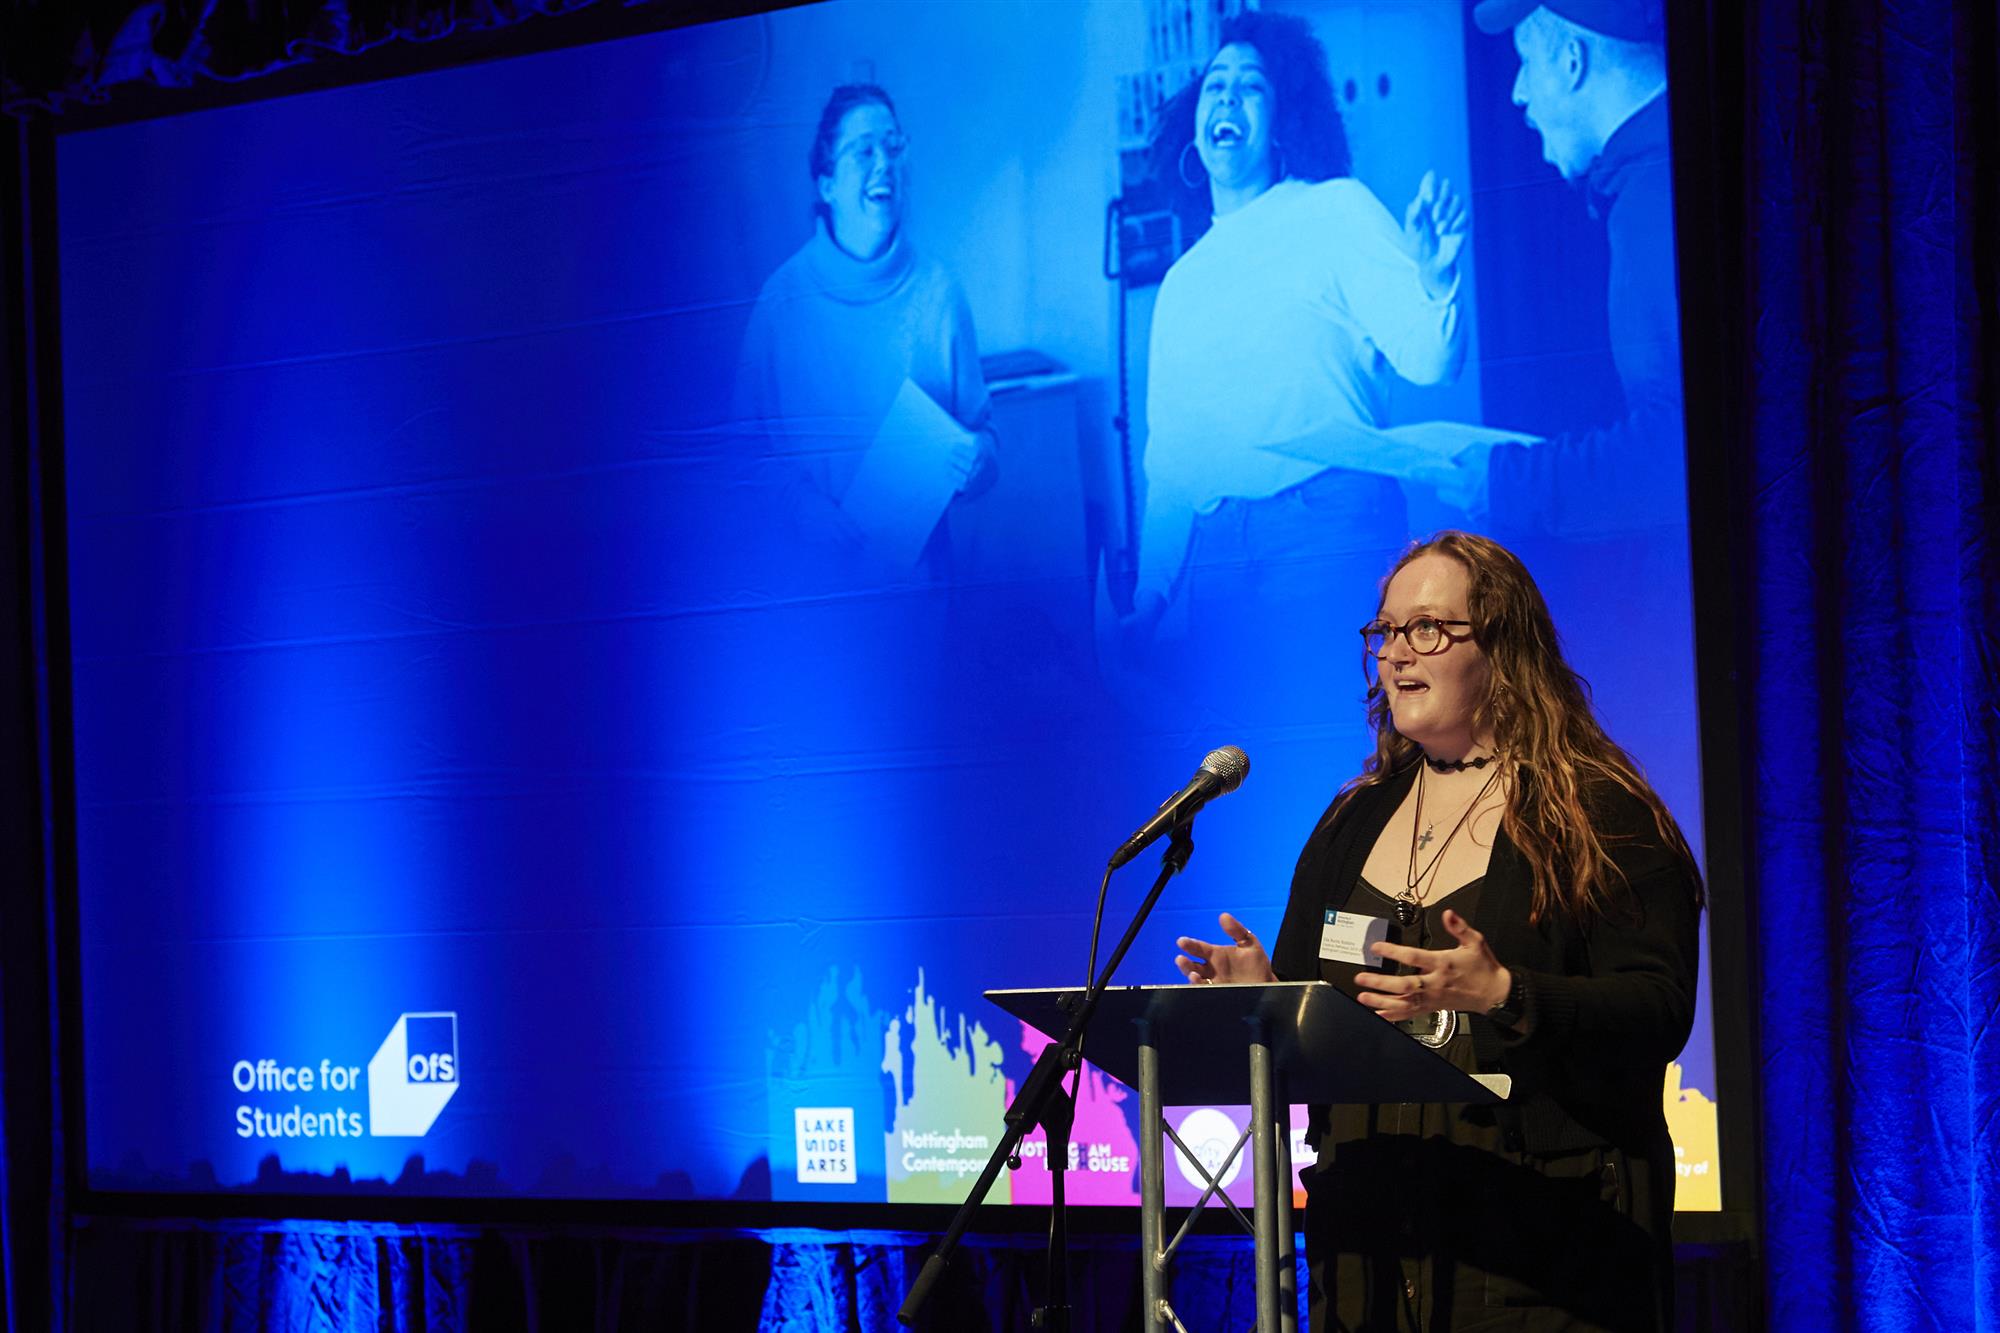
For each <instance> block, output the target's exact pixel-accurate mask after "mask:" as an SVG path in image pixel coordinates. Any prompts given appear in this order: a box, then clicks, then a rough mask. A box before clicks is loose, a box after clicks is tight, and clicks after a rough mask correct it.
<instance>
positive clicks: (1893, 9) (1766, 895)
mask: <svg viewBox="0 0 2000 1333" xmlns="http://www.w3.org/2000/svg"><path fill="white" fill-rule="evenodd" d="M1711 8H1712V12H1713V13H1715V14H1717V15H1719V16H1724V17H1723V18H1722V19H1721V20H1720V21H1721V22H1723V23H1724V24H1731V23H1734V24H1739V25H1741V26H1740V28H1739V29H1738V30H1737V31H1735V32H1732V31H1730V30H1729V29H1728V28H1727V27H1725V28H1724V29H1723V30H1721V31H1719V32H1718V33H1717V34H1716V36H1715V42H1716V45H1717V47H1718V49H1720V48H1723V47H1725V46H1727V45H1728V44H1729V43H1732V42H1735V41H1739V40H1740V41H1741V42H1742V43H1743V47H1742V49H1741V52H1740V54H1739V55H1738V56H1737V57H1736V58H1739V59H1741V60H1742V61H1743V62H1744V77H1745V81H1746V84H1747V94H1746V96H1747V114H1746V117H1745V122H1744V123H1743V125H1742V130H1743V134H1742V140H1743V143H1744V145H1745V147H1744V149H1743V151H1745V152H1746V153H1747V154H1748V155H1749V160H1748V162H1747V164H1746V171H1745V179H1744V190H1745V195H1744V216H1743V218H1742V224H1743V227H1744V231H1745V234H1746V236H1747V237H1748V241H1749V251H1748V256H1747V265H1746V267H1747V272H1748V277H1749V289H1748V291H1747V292H1746V293H1745V296H1744V300H1745V307H1744V309H1743V310H1742V312H1741V313H1742V316H1743V318H1744V319H1745V321H1746V327H1747V328H1748V330H1749V337H1750V340H1751V348H1752V353H1753V355H1752V359H1751V362H1750V365H1749V367H1748V370H1749V385H1748V388H1749V393H1750V400H1751V404H1752V410H1753V416H1752V419H1751V422H1750V425H1751V431H1750V440H1751V457H1750V458H1749V459H1747V460H1745V462H1746V464H1747V466H1748V469H1749V470H1750V472H1751V477H1750V479H1749V486H1750V489H1751V491H1752V494H1751V497H1750V515H1749V531H1748V534H1747V541H1748V544H1749V547H1750V550H1751V551H1752V552H1753V555H1752V560H1751V568H1750V571H1749V575H1748V577H1749V579H1750V582H1751V586H1750V587H1749V588H1748V589H1747V590H1746V591H1747V592H1748V594H1749V597H1748V604H1749V614H1748V615H1747V616H1746V617H1745V618H1744V621H1743V622H1742V623H1743V624H1744V625H1745V626H1746V627H1747V628H1746V629H1744V630H1743V631H1742V632H1741V633H1739V635H1738V638H1737V641H1736V642H1734V643H1721V644H1711V645H1707V651H1716V652H1728V653H1729V654H1731V656H1732V658H1733V659H1734V660H1735V661H1736V662H1737V663H1738V664H1739V665H1740V667H1741V668H1742V669H1744V670H1746V671H1747V672H1748V673H1749V682H1748V683H1749V700H1750V705H1749V714H1750V718H1751V720H1752V722H1753V725H1754V740H1753V745H1752V750H1751V759H1752V763H1753V765H1754V769H1753V776H1752V777H1751V778H1750V779H1749V781H1750V785H1751V792H1752V799H1751V806H1750V816H1751V821H1752V823H1751V827H1750V829H1749V834H1748V837H1749V845H1750V846H1751V848H1752V849H1753V865H1752V867H1751V869H1752V872H1753V876H1754V884H1755V889H1756V921H1757V935H1758V937H1759V941H1760V943H1759V944H1758V945H1757V946H1756V948H1757V951H1758V953H1759V956H1760V957H1761V970H1762V978H1761V991H1760V996H1759V999H1760V1011H1761V1012H1760V1019H1761V1025H1762V1033H1761V1040H1762V1048H1763V1049H1762V1057H1763V1059H1762V1074H1763V1107H1764V1111H1763V1130H1764V1168H1765V1170H1764V1224H1765V1239H1766V1246H1765V1256H1766V1265H1767V1270H1768V1281H1769V1284H1770V1285H1769V1290H1770V1314H1771V1317H1772V1326H1773V1327H1774V1328H1777V1329H1780V1330H1806V1329H1821V1328H1837V1327H1850V1328H1863V1329H1881V1330H1890V1329H1896V1330H1902V1329H1920V1328H1927V1329H1973V1328H1978V1329H1992V1328H1996V1327H2000V1198H1996V1195H1995V1190H1996V1189H2000V1133H1996V1132H1995V1131H1996V1123H1997V1122H2000V1030H1996V1028H1995V1025H1994V1021H1993V1020H1994V1017H1995V1013H1996V1009H2000V897H1996V895H2000V455H1996V436H1995V431H1994V414H1995V410H1996V406H2000V404H1996V397H1995V395H1996V390H2000V383H1996V375H1995V366H1996V357H2000V342H1996V339H2000V325H1996V323H1995V318H1994V315H1995V310H1994V303H1995V298H1996V285H1995V276H1996V268H1995V262H1994V260H1995V249H1996V244H2000V212H1996V210H1995V208H1994V190H1995V186H1996V180H1997V179H2000V171H1997V170H1996V168H2000V161H1996V155H2000V131H1997V130H1996V115H1995V111H1996V95H2000V94H1996V90H2000V60H1996V42H1995V31H1996V29H1995V10H1994V7H1993V5H1992V4H1991V2H1990V0H1968V2H1967V3H1960V4H1944V3H1916V2H1914V0H1900V2H1897V0H1878V2H1877V3H1868V2H1866V0H1840V2H1839V3H1833V2H1832V0H1826V2H1823V3H1778V4H1764V5H1756V6H1750V7H1748V8H1749V10H1750V12H1751V15H1752V16H1751V17H1747V18H1746V17H1743V16H1741V15H1738V14H1736V12H1735V11H1736V9H1737V6H1736V5H1734V4H1733V3H1732V4H1715V5H1713V6H1712V7H1711ZM1723 124H1724V125H1725V127H1726V126H1727V119H1726V118H1724V119H1723ZM1724 1010H1725V1012H1726V1006H1724ZM1721 1021H1727V1019H1726V1018H1725V1019H1723V1020H1721Z"/></svg>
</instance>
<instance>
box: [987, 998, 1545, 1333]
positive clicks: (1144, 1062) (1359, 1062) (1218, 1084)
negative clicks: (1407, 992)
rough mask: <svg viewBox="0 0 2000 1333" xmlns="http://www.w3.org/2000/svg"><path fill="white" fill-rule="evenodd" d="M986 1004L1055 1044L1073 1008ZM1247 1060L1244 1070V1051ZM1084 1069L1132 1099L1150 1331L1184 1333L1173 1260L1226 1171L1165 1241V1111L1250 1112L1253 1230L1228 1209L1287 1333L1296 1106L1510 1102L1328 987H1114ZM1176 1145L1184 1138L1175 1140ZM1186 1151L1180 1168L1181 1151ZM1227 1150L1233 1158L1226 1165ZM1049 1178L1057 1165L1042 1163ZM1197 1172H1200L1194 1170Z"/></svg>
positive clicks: (1266, 1318)
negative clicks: (1176, 1308)
mask: <svg viewBox="0 0 2000 1333" xmlns="http://www.w3.org/2000/svg"><path fill="white" fill-rule="evenodd" d="M986 998H987V999H989V1000H991V1001H992V1002H993V1003H995V1004H997V1005H999V1006H1000V1007H1001V1008H1002V1009H1005V1010H1006V1011H1007V1012H1008V1013H1010V1014H1012V1015H1014V1017H1016V1018H1019V1019H1021V1020H1022V1021H1023V1022H1026V1023H1028V1024H1029V1025H1031V1026H1033V1027H1034V1028H1036V1029H1037V1030H1038V1031H1041V1032H1044V1033H1046V1034H1048V1035H1049V1036H1050V1037H1051V1038H1053V1039H1055V1040H1056V1041H1061V1040H1062V1039H1063V1034H1064V1033H1065V1032H1066V1031H1068V1028H1069V1022H1070V1014H1071V1011H1072V1010H1073V1009H1074V1008H1075V1007H1076V1006H1077V1005H1078V1004H1079V1003H1080V1002H1081V1001H1082V998H1083V992H1082V991H1081V990H1078V989H1075V988H1067V987H1065V988H1054V989H1047V990H991V991H987V992H986ZM1246 1051H1247V1053H1248V1059H1247V1062H1246V1060H1245V1059H1243V1058H1242V1057H1241V1056H1240V1055H1239V1053H1240V1052H1246ZM1089 1059H1090V1062H1091V1063H1092V1064H1094V1065H1096V1066H1097V1067H1098V1068H1099V1069H1101V1070H1103V1071H1104V1072H1105V1073H1107V1074H1109V1075H1111V1077H1113V1078H1115V1079H1117V1080H1118V1081H1119V1082H1120V1083H1123V1084H1125V1085H1126V1086H1127V1087H1130V1088H1134V1089H1136V1090H1137V1091H1138V1093H1139V1244H1140V1251H1141V1255H1140V1267H1141V1288H1142V1290H1143V1293H1144V1300H1145V1321H1146V1327H1147V1328H1149V1329H1151V1328H1155V1327H1160V1326H1164V1325H1171V1326H1172V1327H1174V1328H1176V1329H1180V1328H1182V1327H1183V1326H1182V1324H1181V1321H1180V1319H1179V1317H1178V1316H1176V1315H1175V1314H1174V1312H1173V1307H1172V1305H1171V1304H1170V1303H1169V1301H1168V1296H1167V1285H1168V1284H1167V1277H1168V1273H1169V1271H1170V1266H1171V1264H1172V1261H1173V1252H1174V1249H1175V1248H1176V1247H1177V1246H1178V1245H1179V1244H1180V1242H1181V1239H1182V1237H1183V1236H1185V1235H1186V1234H1187V1232H1188V1229H1189V1227H1190V1226H1191V1225H1192V1224H1193V1222H1194V1219H1195V1217H1196V1216H1198V1215H1199V1214H1200V1212H1201V1209H1202V1207H1203V1205H1205V1204H1206V1203H1207V1202H1208V1200H1209V1198H1210V1197H1211V1196H1213V1195H1216V1194H1219V1193H1220V1192H1221V1184H1220V1181H1221V1179H1222V1177H1223V1176H1224V1175H1226V1174H1227V1173H1228V1163H1227V1162H1225V1163H1223V1165H1222V1167H1221V1169H1220V1170H1218V1171H1216V1172H1214V1173H1213V1174H1212V1175H1211V1174H1209V1173H1208V1172H1207V1170H1206V1168H1205V1167H1201V1170H1202V1172H1203V1174H1204V1175H1205V1176H1207V1178H1208V1190H1207V1192H1206V1193H1204V1194H1203V1195H1202V1197H1201V1199H1200V1201H1199V1202H1197V1203H1196V1204H1195V1206H1194V1207H1193V1208H1192V1209H1190V1210H1189V1212H1188V1216H1187V1220H1186V1221H1184V1222H1183V1223H1182V1224H1181V1228H1180V1231H1179V1232H1177V1233H1176V1234H1175V1235H1174V1237H1173V1239H1172V1240H1163V1238H1164V1237H1165V1235H1166V1218H1167V1207H1166V1188H1167V1186H1166V1162H1165V1149H1164V1147H1163V1145H1162V1144H1161V1141H1160V1140H1161V1137H1162V1135H1167V1136H1171V1135H1172V1134H1173V1131H1172V1130H1170V1129H1169V1128H1168V1127H1167V1123H1166V1117H1165V1115H1164V1111H1165V1109H1166V1108H1167V1107H1169V1106H1213V1105H1225V1106H1227V1105H1241V1104H1243V1103H1244V1102H1248V1103H1249V1104H1250V1128H1249V1129H1248V1130H1247V1131H1245V1134H1244V1137H1243V1138H1242V1139H1239V1140H1238V1141H1237V1144H1236V1149H1235V1152H1241V1151H1242V1150H1243V1146H1244V1141H1245V1140H1246V1139H1247V1140H1248V1142H1249V1146H1250V1166H1251V1180H1252V1182H1253V1188H1254V1195H1253V1198H1254V1204H1253V1210H1254V1213H1255V1219H1256V1220H1255V1222H1254V1223H1252V1222H1250V1221H1248V1220H1246V1219H1245V1218H1244V1217H1243V1215H1242V1212H1241V1211H1240V1210H1239V1209H1238V1208H1237V1207H1236V1205H1235V1204H1234V1203H1233V1202H1231V1201H1230V1199H1229V1198H1228V1196H1227V1195H1223V1198H1222V1201H1223V1204H1224V1205H1225V1206H1226V1207H1227V1208H1228V1209H1229V1210H1230V1212H1231V1213H1233V1214H1235V1215H1236V1219H1237V1221H1238V1222H1241V1223H1243V1225H1244V1226H1245V1228H1246V1229H1247V1230H1249V1231H1250V1233H1251V1235H1252V1237H1253V1238H1254V1239H1255V1242H1256V1271H1257V1333H1293V1330H1295V1329H1296V1328H1297V1326H1298V1293H1297V1290H1296V1281H1295V1279H1294V1276H1293V1274H1294V1271H1295V1263H1294V1259H1293V1255H1292V1235H1293V1231H1294V1228H1293V1226H1292V1182H1291V1140H1290V1134H1291V1111H1290V1108H1291V1106H1292V1105H1293V1104H1294V1103H1297V1102H1305V1103H1311V1104H1318V1103H1329V1104H1337V1103H1368V1102H1472V1103H1492V1102H1498V1101H1503V1100H1505V1098H1506V1096H1507V1092H1508V1080H1507V1079H1506V1077H1505V1076H1504V1075H1471V1074H1467V1073H1465V1072H1463V1071H1462V1070H1460V1069H1459V1068H1458V1067H1457V1066H1456V1065H1453V1064H1452V1063H1451V1061H1449V1060H1447V1059H1446V1058H1445V1057H1444V1056H1443V1055H1441V1054H1439V1053H1438V1052H1437V1051H1434V1050H1432V1049H1431V1048H1430V1047H1428V1046H1425V1045H1424V1044H1423V1043H1422V1042H1419V1041H1418V1040H1417V1039H1416V1038H1414V1037H1412V1036H1410V1035H1409V1034H1408V1033H1406V1032H1404V1031H1403V1030H1402V1029H1400V1028H1398V1027H1397V1026H1396V1025H1395V1024H1393V1023H1389V1022H1386V1021H1384V1020H1383V1018H1382V1017H1381V1015H1379V1014H1377V1013H1376V1012H1375V1011H1374V1010H1373V1009H1369V1008H1367V1007H1366V1006H1364V1005H1362V1004H1361V1003H1359V1002H1358V1001H1356V1000H1355V999H1354V998H1353V997H1352V996H1349V995H1346V994H1344V993H1342V992H1341V991H1339V990H1338V989H1336V988H1334V987H1333V986H1330V985H1328V984H1327V983H1325V982H1323V981H1297V982H1286V981H1280V982H1273V983H1270V984H1268V985H1254V986H1251V985H1236V986H1189V985H1177V986H1121V987H1115V988H1112V989H1109V990H1106V991H1105V992H1104V995H1103V998H1102V1000H1101V1001H1100V1002H1099V1004H1098V1009H1097V1017H1096V1023H1095V1025H1094V1027H1093V1028H1092V1030H1091V1037H1090V1046H1089ZM1174 1141H1175V1143H1176V1144H1177V1145H1178V1144H1180V1141H1179V1139H1178V1138H1175V1140H1174ZM1180 1146H1181V1151H1182V1152H1183V1153H1187V1156H1188V1158H1189V1160H1194V1154H1192V1153H1188V1152H1187V1148H1186V1146H1185V1145H1180ZM1235 1152H1233V1153H1232V1154H1231V1157H1232V1158H1233V1157H1234V1155H1235ZM1050 1166H1051V1169H1054V1166H1055V1163H1054V1161H1053V1159H1051V1162H1050ZM1197 1166H1198V1167H1200V1164H1199V1163H1197Z"/></svg>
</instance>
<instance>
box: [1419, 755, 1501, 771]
mask: <svg viewBox="0 0 2000 1333" xmlns="http://www.w3.org/2000/svg"><path fill="white" fill-rule="evenodd" d="M1492 762H1493V756H1492V755H1490V754H1482V755H1480V756H1479V757H1478V758H1477V759H1433V758H1431V757H1430V756H1429V755H1425V756H1424V763H1425V764H1427V765H1429V767H1430V770H1431V772H1433V773H1463V772H1464V771H1465V770H1466V769H1468V768H1484V767H1486V766H1487V765H1488V764H1490V763H1492Z"/></svg>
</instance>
